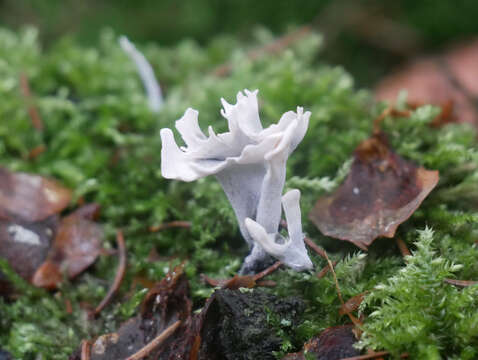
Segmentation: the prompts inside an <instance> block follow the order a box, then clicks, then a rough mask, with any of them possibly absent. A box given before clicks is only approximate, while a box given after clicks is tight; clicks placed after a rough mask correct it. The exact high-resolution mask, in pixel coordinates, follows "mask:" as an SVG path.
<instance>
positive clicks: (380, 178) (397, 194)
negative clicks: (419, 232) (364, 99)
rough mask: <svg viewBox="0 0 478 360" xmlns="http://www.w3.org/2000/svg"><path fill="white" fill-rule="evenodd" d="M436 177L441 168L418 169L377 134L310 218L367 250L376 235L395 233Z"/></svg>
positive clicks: (329, 232)
mask: <svg viewBox="0 0 478 360" xmlns="http://www.w3.org/2000/svg"><path fill="white" fill-rule="evenodd" d="M438 178H439V176H438V171H430V170H426V169H424V168H422V167H416V166H415V165H414V164H413V163H411V162H409V161H407V160H405V159H403V158H401V157H400V156H398V155H397V154H395V153H394V152H393V151H392V149H391V148H390V147H389V145H388V143H387V140H386V138H385V136H384V135H383V134H376V135H374V136H372V137H371V138H369V139H367V140H365V141H364V142H362V143H361V144H360V145H359V146H358V147H357V149H356V150H355V156H354V161H353V163H352V166H351V169H350V173H349V175H348V176H347V178H346V179H345V182H344V183H343V184H342V185H341V186H340V187H339V188H338V189H337V190H336V191H335V192H334V193H333V194H332V195H330V196H326V197H323V198H321V199H319V200H318V201H317V203H316V204H315V207H314V208H313V209H312V211H311V212H310V214H309V218H310V219H311V220H312V222H313V223H314V224H315V225H316V226H317V227H318V228H319V229H320V231H321V232H322V233H323V234H325V235H327V236H331V237H334V238H338V239H341V240H347V241H350V242H352V243H353V244H355V245H357V246H358V247H360V248H361V249H364V250H366V249H367V247H368V246H369V245H370V244H371V243H372V242H373V241H374V240H375V239H376V238H377V237H380V236H384V237H389V238H391V237H393V236H394V235H395V231H396V229H397V227H398V225H400V224H401V223H402V222H404V221H405V220H407V219H408V218H409V217H410V216H411V215H412V214H413V212H414V211H415V210H416V209H417V208H418V207H419V206H420V204H421V203H422V201H423V200H424V199H425V198H426V197H427V195H428V194H429V193H430V191H431V190H432V189H433V188H434V187H435V185H436V184H437V183H438Z"/></svg>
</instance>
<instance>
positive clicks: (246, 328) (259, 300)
mask: <svg viewBox="0 0 478 360" xmlns="http://www.w3.org/2000/svg"><path fill="white" fill-rule="evenodd" d="M303 310H304V304H303V302H302V301H301V300H299V299H297V298H287V299H279V298H277V297H275V296H273V295H271V294H268V293H266V292H265V291H263V290H254V291H251V292H241V291H240V290H228V289H221V290H217V291H216V292H215V293H214V295H213V297H212V300H211V303H210V304H209V306H208V309H207V312H206V313H205V314H204V320H203V321H204V322H203V324H202V330H201V340H202V341H201V348H200V352H199V359H208V360H216V359H217V360H219V359H225V360H228V359H230V360H248V359H254V360H256V359H264V360H266V359H275V356H274V355H273V352H274V351H278V350H280V346H281V344H282V340H281V339H280V338H279V337H278V336H277V334H276V329H274V328H273V326H272V325H271V324H270V322H269V321H268V314H269V313H273V314H274V315H275V316H277V317H279V318H281V319H282V318H284V319H287V320H289V321H291V323H292V324H296V322H297V318H298V315H299V314H300V313H301V312H302V311H303Z"/></svg>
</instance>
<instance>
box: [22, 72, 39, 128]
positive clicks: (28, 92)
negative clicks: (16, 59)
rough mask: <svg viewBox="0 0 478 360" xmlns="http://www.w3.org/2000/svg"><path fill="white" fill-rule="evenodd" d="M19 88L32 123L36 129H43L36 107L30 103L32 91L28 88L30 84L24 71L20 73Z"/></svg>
mask: <svg viewBox="0 0 478 360" xmlns="http://www.w3.org/2000/svg"><path fill="white" fill-rule="evenodd" d="M20 89H21V90H22V94H23V96H24V97H25V98H26V99H27V101H28V114H29V115H30V119H31V120H32V125H33V127H34V128H35V129H37V130H38V131H42V130H43V121H42V119H41V117H40V114H39V113H38V110H37V108H36V107H35V106H34V105H33V104H32V92H31V90H30V84H29V82H28V77H27V76H26V74H25V73H21V74H20Z"/></svg>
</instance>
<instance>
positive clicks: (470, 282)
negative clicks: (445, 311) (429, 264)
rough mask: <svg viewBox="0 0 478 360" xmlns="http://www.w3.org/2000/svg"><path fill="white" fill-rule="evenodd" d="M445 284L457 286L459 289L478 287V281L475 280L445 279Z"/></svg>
mask: <svg viewBox="0 0 478 360" xmlns="http://www.w3.org/2000/svg"><path fill="white" fill-rule="evenodd" d="M443 281H444V282H446V283H447V284H451V285H455V286H458V287H468V286H472V285H478V281H473V280H455V279H444V280H443Z"/></svg>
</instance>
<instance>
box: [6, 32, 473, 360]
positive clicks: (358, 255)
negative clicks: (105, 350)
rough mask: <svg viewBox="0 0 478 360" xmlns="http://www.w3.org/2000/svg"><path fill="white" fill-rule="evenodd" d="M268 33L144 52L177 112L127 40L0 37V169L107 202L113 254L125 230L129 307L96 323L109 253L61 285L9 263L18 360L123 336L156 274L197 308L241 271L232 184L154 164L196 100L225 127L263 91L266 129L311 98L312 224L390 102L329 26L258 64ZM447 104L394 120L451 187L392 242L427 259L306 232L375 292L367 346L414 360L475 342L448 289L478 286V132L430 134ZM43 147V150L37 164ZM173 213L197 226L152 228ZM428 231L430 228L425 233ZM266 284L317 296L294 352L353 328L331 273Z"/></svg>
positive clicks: (402, 151)
mask: <svg viewBox="0 0 478 360" xmlns="http://www.w3.org/2000/svg"><path fill="white" fill-rule="evenodd" d="M271 40H272V38H271V35H270V34H269V33H268V32H267V31H264V30H260V31H258V32H257V37H256V42H255V43H253V44H242V43H239V42H238V41H237V40H236V39H234V38H232V37H218V38H217V39H216V40H214V41H212V42H211V43H210V44H209V45H208V46H207V47H199V46H198V45H197V44H195V43H194V42H191V41H183V42H181V43H179V44H178V45H177V46H175V47H170V48H163V47H158V46H156V45H148V46H146V47H144V48H141V49H142V50H144V53H145V55H146V56H147V58H148V59H149V60H150V61H151V62H152V64H153V66H154V68H155V71H156V75H157V77H158V79H159V81H160V83H161V85H162V86H163V89H164V92H165V104H164V107H163V109H162V110H161V112H160V113H158V114H154V113H152V112H151V111H150V110H149V109H148V103H147V100H146V98H145V95H144V90H143V87H142V84H141V82H140V80H139V78H138V76H137V73H136V70H135V67H134V65H133V64H132V63H131V62H130V60H129V59H128V58H127V56H126V55H125V54H124V53H123V51H122V50H121V49H120V47H119V46H118V43H117V37H116V35H115V34H112V33H111V32H108V31H107V32H104V33H103V34H102V36H101V39H100V41H99V43H98V45H97V46H96V47H83V46H80V45H78V44H77V43H76V42H74V41H72V40H71V39H68V38H65V39H63V40H61V41H59V42H58V43H56V44H54V45H53V46H52V47H51V48H48V49H42V48H41V46H40V44H39V43H38V41H37V38H36V32H35V30H32V29H26V30H25V31H23V32H20V33H12V32H10V31H8V30H0V53H1V54H2V57H1V59H0V93H1V95H2V96H1V98H0V163H1V165H2V166H5V167H7V168H9V169H10V170H12V171H27V172H32V173H38V174H42V175H48V176H52V177H55V178H56V179H58V180H60V181H61V182H63V183H64V184H65V185H67V186H69V187H70V188H71V189H73V190H74V194H75V201H76V200H78V199H80V198H81V199H83V200H84V201H94V202H97V203H99V204H101V206H102V209H103V211H102V216H101V222H102V223H103V224H104V226H105V229H106V233H107V237H108V240H107V244H106V247H111V246H112V245H113V244H114V234H115V231H116V229H118V228H121V229H123V231H124V235H125V239H126V243H127V248H128V263H129V266H128V271H127V275H126V278H125V280H124V282H123V284H122V287H121V291H120V293H119V294H118V296H117V301H116V302H115V303H114V304H112V305H110V306H109V307H108V308H107V309H106V310H104V311H103V312H102V313H101V316H100V318H99V319H98V320H95V321H91V320H88V319H87V318H86V317H85V316H84V314H85V312H84V310H83V309H82V306H83V305H82V304H85V303H89V304H93V305H94V304H97V303H98V302H99V301H100V300H101V299H102V298H103V296H104V295H105V293H106V291H107V285H108V283H110V282H111V281H112V279H113V277H114V272H115V266H116V259H115V258H114V257H107V256H104V257H101V259H100V260H99V261H97V263H96V264H95V265H94V267H92V268H90V269H89V270H88V271H87V272H85V273H84V274H83V275H81V276H80V277H79V278H77V279H76V280H74V281H72V282H68V281H66V282H65V283H64V284H63V285H62V287H61V289H60V290H59V291H57V292H55V293H47V292H45V291H42V290H38V289H34V288H32V287H31V286H29V285H28V284H26V283H25V282H23V281H21V279H19V278H18V277H16V276H15V274H13V273H12V272H11V271H9V268H8V265H7V264H6V263H5V262H2V263H0V268H1V269H2V271H3V272H4V273H5V274H6V275H7V276H8V277H9V278H10V280H11V281H13V282H14V284H15V286H16V287H17V289H18V291H19V292H20V294H21V296H19V297H18V298H17V299H15V300H8V301H1V303H0V343H1V344H2V347H3V348H4V349H6V350H8V351H10V352H11V353H12V354H13V355H14V356H15V358H21V359H35V358H37V356H42V357H43V358H45V359H67V358H68V355H69V354H70V353H72V352H73V350H74V349H75V348H77V346H78V345H79V343H80V342H81V340H82V339H84V338H90V337H93V336H95V335H98V334H102V333H106V332H111V331H113V330H115V329H116V328H117V327H118V324H119V323H121V322H122V321H124V320H125V319H127V318H129V317H131V316H132V315H134V314H135V311H136V310H135V309H136V306H137V305H138V304H139V303H140V301H141V299H142V297H143V296H144V294H145V291H144V289H143V288H142V286H141V285H140V284H141V282H138V279H139V278H142V279H144V278H147V279H149V280H152V281H156V280H159V279H161V278H162V277H163V276H164V275H165V274H166V273H167V271H168V270H169V269H171V268H172V266H174V265H177V264H178V263H180V262H181V261H183V260H186V274H187V276H188V278H189V281H190V282H191V288H192V296H193V300H194V303H195V307H196V308H198V307H200V306H201V305H202V304H203V301H204V298H206V297H207V296H209V295H210V294H211V293H212V291H213V290H212V289H210V288H209V287H206V286H205V285H203V284H202V283H201V282H200V279H199V274H200V273H205V274H207V275H209V276H211V277H213V278H225V277H228V276H231V275H233V274H234V273H235V272H236V271H237V270H238V268H239V267H240V264H241V261H242V258H243V256H244V255H245V254H246V253H247V248H246V246H245V244H244V243H243V241H242V239H241V238H240V234H239V231H238V228H237V224H236V220H235V216H234V214H233V211H232V209H231V208H230V206H229V204H228V202H227V200H226V197H225V195H224V194H223V193H222V190H221V189H220V186H219V184H218V183H217V182H215V181H214V179H204V180H200V181H198V182H195V183H180V182H176V181H168V180H165V179H163V178H162V177H161V175H160V172H159V168H160V148H161V144H160V138H159V129H160V128H162V127H172V126H173V124H174V121H175V120H176V119H178V118H179V117H180V116H181V115H182V114H183V112H184V111H185V109H186V108H187V107H193V108H195V109H198V110H199V112H200V115H199V121H200V123H201V125H202V127H205V126H206V125H208V124H212V125H213V126H214V127H215V128H216V129H218V131H219V130H220V129H224V128H225V125H226V122H225V120H224V119H222V118H221V116H220V114H219V108H220V103H219V99H220V98H221V97H224V98H226V99H227V100H229V101H230V102H231V101H233V97H234V96H235V94H236V93H237V91H239V90H241V89H244V88H249V89H256V88H257V89H260V93H259V99H260V102H261V103H260V111H261V117H262V119H263V121H264V122H265V123H267V122H273V121H274V122H275V121H277V120H278V119H279V117H280V115H281V114H282V113H283V112H285V111H288V110H294V109H295V107H296V106H297V105H300V106H304V108H305V109H307V110H310V111H311V112H312V116H311V119H310V126H309V130H308V133H307V135H306V137H305V138H304V140H303V142H302V143H301V144H300V146H299V147H298V149H297V150H296V151H295V152H294V154H293V156H292V157H291V159H290V160H289V165H288V180H287V183H286V187H288V188H291V187H295V188H299V189H300V190H301V192H302V194H303V197H302V211H303V214H304V215H305V214H307V213H308V212H309V210H310V209H311V207H312V205H313V204H314V202H315V200H316V199H317V198H318V197H319V196H321V195H323V194H326V193H329V192H331V191H332V190H333V189H335V188H336V187H337V186H338V185H339V183H340V182H341V181H342V180H343V179H344V177H345V175H346V174H347V170H348V165H349V164H350V161H349V160H350V159H351V157H352V153H353V150H354V148H355V147H356V146H357V145H358V144H359V142H360V141H362V140H364V139H365V138H366V137H367V136H368V135H369V134H370V131H371V127H372V119H373V118H374V117H376V116H377V114H379V113H380V111H381V110H382V109H383V105H374V104H373V102H372V100H371V97H370V96H369V94H368V92H367V91H364V90H357V89H355V88H354V83H353V79H352V78H351V77H350V76H349V75H348V74H347V73H346V72H345V71H344V70H343V69H342V68H340V67H333V66H329V65H326V64H323V63H322V62H321V60H320V59H321V57H320V52H318V50H319V49H320V42H321V38H320V36H318V35H316V34H311V35H309V36H306V37H304V38H302V39H301V40H300V41H297V42H296V43H295V44H294V45H293V46H292V47H291V48H289V49H287V50H285V51H283V52H280V53H276V54H264V55H263V56H260V57H259V58H257V59H255V60H252V59H251V58H250V57H248V55H247V51H248V50H250V49H251V48H254V47H257V46H261V45H264V44H267V43H269V42H270V41H271ZM226 62H227V63H229V64H230V65H231V69H232V70H231V73H230V74H228V75H227V76H222V77H220V76H217V75H215V74H214V69H215V68H216V67H217V66H219V65H221V64H223V63H226ZM22 73H23V74H24V75H25V76H26V77H27V78H28V80H29V83H30V87H31V91H32V98H31V99H26V98H25V97H24V96H23V95H22V91H21V84H20V74H22ZM30 101H33V103H34V105H35V106H36V108H37V109H38V112H39V114H40V116H41V118H42V121H43V124H44V127H43V130H41V131H37V130H35V129H34V128H33V127H32V125H31V119H30V117H29V114H28V106H29V104H30ZM402 106H404V105H403V104H402ZM438 111H439V110H438V109H436V108H433V107H430V106H424V107H420V108H418V109H417V110H415V111H413V113H412V115H411V116H410V117H407V118H395V119H386V120H385V122H384V124H383V130H384V131H385V132H386V133H387V134H388V136H389V140H390V142H391V144H392V146H393V147H394V148H395V150H396V151H397V153H398V154H399V155H401V156H403V157H404V158H407V159H409V160H412V161H414V162H416V163H417V164H419V165H421V166H424V167H426V168H428V169H434V170H439V171H440V182H439V184H438V186H437V187H436V188H435V189H434V190H433V191H432V193H431V194H430V196H429V197H428V198H427V199H426V200H425V201H424V203H423V204H422V206H421V207H420V208H419V209H418V211H416V212H415V214H414V215H413V216H412V217H411V218H410V219H409V220H408V221H407V222H406V223H404V224H402V225H401V226H400V227H399V230H398V233H397V236H399V237H401V238H402V239H403V240H405V242H406V243H407V244H408V245H409V247H411V248H412V250H414V251H415V253H414V255H413V256H412V257H411V258H409V259H408V260H407V261H406V262H405V261H404V260H403V258H402V257H401V256H400V253H399V252H398V250H397V248H396V246H395V244H394V242H393V241H391V240H389V239H384V240H378V241H376V242H375V243H374V245H373V246H371V248H370V250H369V252H368V254H367V256H365V254H364V253H363V252H359V251H358V250H357V249H356V248H354V247H352V246H351V245H346V244H344V243H343V242H341V241H338V240H334V239H330V238H326V237H324V236H322V235H321V234H320V233H319V231H318V230H316V229H315V228H314V227H313V225H312V224H311V223H310V222H308V221H304V229H305V231H306V232H307V233H308V235H309V236H310V237H311V238H312V239H314V241H316V242H317V243H319V244H321V245H322V246H324V247H325V248H326V249H327V250H328V251H329V254H330V256H331V258H332V260H337V261H338V263H337V266H336V272H337V278H338V282H339V284H340V288H341V291H342V294H343V296H344V298H345V299H348V298H350V297H352V296H354V295H357V294H359V293H361V292H364V291H367V290H369V291H371V292H370V294H369V295H368V296H367V298H366V300H365V302H364V304H363V306H362V311H363V313H364V314H365V315H366V320H365V327H364V330H365V333H364V335H363V337H362V341H361V344H362V345H363V346H366V347H370V348H376V349H386V350H389V351H391V352H392V353H393V354H395V355H397V354H400V353H402V352H405V351H406V352H408V353H409V354H410V356H411V357H412V358H439V357H445V356H446V357H449V358H457V359H458V358H460V359H465V358H470V359H472V358H476V356H477V349H478V325H477V324H478V319H477V313H476V309H477V308H478V296H477V295H478V294H477V291H478V287H476V286H471V287H468V288H466V289H463V290H459V289H456V288H454V287H452V286H451V285H449V284H445V283H443V281H442V280H443V279H444V278H447V277H456V278H459V279H474V280H477V279H478V261H477V260H478V247H477V246H476V244H475V241H476V240H477V238H478V225H477V224H478V213H477V211H478V210H477V209H478V185H477V181H478V166H477V164H478V147H477V143H476V133H475V132H474V130H473V129H472V128H471V127H469V126H466V125H455V124H451V125H447V126H446V127H442V128H439V129H434V128H430V126H429V124H430V122H431V121H432V120H433V119H434V117H435V116H436V115H437V114H438ZM39 146H44V148H45V150H44V151H43V152H42V153H41V154H40V155H38V156H36V157H34V158H32V157H31V156H29V155H30V153H31V151H32V149H35V148H37V147H39ZM72 207H73V205H72ZM304 219H305V216H304ZM172 220H188V221H190V222H191V223H192V227H191V229H190V230H185V229H170V230H165V231H162V232H159V233H154V232H150V231H149V230H148V229H149V228H150V227H151V226H155V225H158V224H161V223H163V222H166V221H172ZM427 226H428V227H429V228H432V229H433V231H434V232H433V233H432V231H431V230H428V229H427V230H423V229H425V228H426V227H427ZM417 230H420V231H421V232H417ZM153 250H154V251H156V252H157V253H158V254H159V255H160V256H159V260H157V261H149V260H148V258H149V257H148V255H149V254H150V253H151V252H152V251H153ZM312 260H313V262H314V264H315V266H316V268H318V269H320V268H321V267H323V266H325V264H326V263H325V261H324V260H323V259H321V258H319V257H317V256H313V259H312ZM271 280H274V281H276V283H277V286H276V287H273V288H271V289H268V290H267V291H269V292H271V293H272V294H274V295H277V296H280V297H286V296H291V295H292V296H297V297H300V298H301V299H303V300H304V302H305V304H306V310H305V311H304V313H303V314H302V315H301V319H300V321H299V324H298V325H297V326H294V327H293V329H289V328H287V327H288V326H289V325H288V324H289V323H288V322H287V321H286V322H281V321H280V319H278V321H277V322H276V325H277V326H276V328H277V333H278V334H279V336H280V337H281V338H282V346H281V352H282V353H286V352H289V351H298V350H299V349H300V348H301V347H302V345H303V343H304V342H305V341H307V340H308V339H310V338H311V337H312V336H314V335H317V334H318V333H319V332H320V331H321V330H323V329H325V328H328V327H331V326H335V325H340V324H343V323H345V322H347V319H346V318H344V317H341V316H339V314H338V309H339V308H340V305H341V304H340V302H339V300H338V298H337V294H336V289H335V284H334V281H333V278H332V277H331V276H330V275H329V276H326V277H324V278H321V279H318V278H317V277H316V276H315V274H313V273H295V272H292V271H289V270H280V271H278V272H276V273H275V274H274V275H273V276H271ZM132 294H133V295H132ZM66 301H68V302H69V303H71V306H72V311H71V312H70V311H67V307H66V306H65V302H66ZM407 309H409V310H407ZM286 330H287V331H286ZM290 330H292V331H290ZM411 334H412V335H411ZM280 355H281V354H277V356H280Z"/></svg>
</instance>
